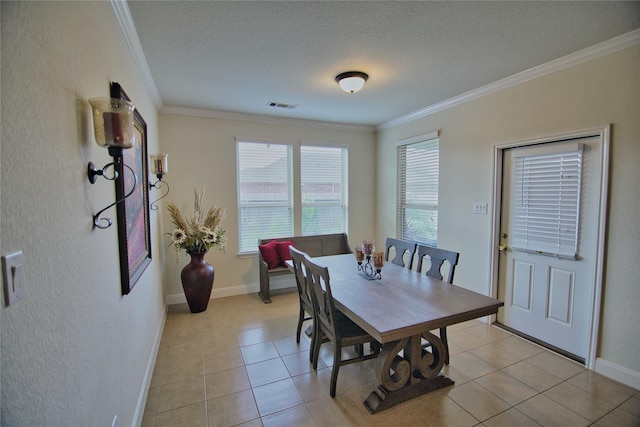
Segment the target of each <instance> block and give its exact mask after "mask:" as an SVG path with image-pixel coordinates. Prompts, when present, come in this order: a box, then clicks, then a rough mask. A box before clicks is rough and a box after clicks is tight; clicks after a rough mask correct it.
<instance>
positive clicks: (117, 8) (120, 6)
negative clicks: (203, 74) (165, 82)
mask: <svg viewBox="0 0 640 427" xmlns="http://www.w3.org/2000/svg"><path fill="white" fill-rule="evenodd" d="M109 3H111V8H112V9H113V13H114V14H115V15H116V20H117V21H118V25H120V30H121V31H122V34H123V35H124V38H125V40H126V42H127V46H129V50H130V51H131V56H132V57H133V61H134V62H135V64H136V67H137V68H138V72H139V73H140V77H142V81H143V82H144V85H145V87H146V88H147V92H148V93H149V96H150V97H151V101H152V102H153V104H154V105H155V106H156V108H157V109H160V108H162V98H160V92H158V88H157V87H156V83H155V82H154V81H153V77H152V76H151V70H150V69H149V64H148V63H147V58H146V56H144V51H143V50H142V45H141V44H140V39H139V38H138V32H137V31H136V26H135V24H134V23H133V19H132V18H131V13H130V12H129V6H128V5H127V2H126V0H109Z"/></svg>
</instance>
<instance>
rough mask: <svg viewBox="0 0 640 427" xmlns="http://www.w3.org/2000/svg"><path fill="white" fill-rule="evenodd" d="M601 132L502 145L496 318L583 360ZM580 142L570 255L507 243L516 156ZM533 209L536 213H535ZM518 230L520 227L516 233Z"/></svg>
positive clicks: (590, 306) (592, 286) (592, 285)
mask: <svg viewBox="0 0 640 427" xmlns="http://www.w3.org/2000/svg"><path fill="white" fill-rule="evenodd" d="M601 142H602V140H601V137H600V136H599V135H598V136H593V137H588V138H579V139H575V140H572V141H562V142H549V143H544V144H537V145H530V146H526V147H518V148H509V149H505V150H503V159H502V160H503V167H502V171H503V177H502V205H501V209H500V212H501V218H500V239H499V240H500V255H499V270H498V298H499V299H501V300H502V301H504V303H505V305H504V308H503V309H501V310H500V311H499V313H498V317H497V320H498V322H499V323H502V324H504V325H505V326H507V327H509V328H512V329H514V330H516V331H519V332H521V333H523V334H526V335H528V336H530V337H533V338H535V339H536V340H539V341H541V342H544V343H546V344H549V345H551V346H553V347H556V348H558V349H560V350H562V351H564V352H567V353H569V354H571V355H573V356H577V358H578V359H581V360H582V361H583V362H584V361H585V359H586V358H587V356H588V353H589V345H590V338H591V330H592V321H593V316H594V315H593V312H594V300H595V298H594V297H595V295H596V292H595V291H596V283H597V280H596V273H597V271H598V266H599V265H601V264H600V263H599V262H598V260H597V259H596V256H597V254H598V253H599V251H598V232H599V231H598V230H599V218H600V203H601V197H600V196H601V194H600V185H601V179H600V177H601V176H602V170H601V169H602V166H601V161H600V159H601V158H602V145H601ZM577 143H579V144H582V147H583V152H582V167H581V169H582V171H581V181H580V187H581V188H580V189H579V199H578V212H579V216H578V219H579V220H578V224H577V251H576V254H577V255H576V256H575V258H573V257H564V256H557V255H555V254H554V253H553V252H554V251H546V250H530V249H526V250H523V248H522V246H523V245H522V242H521V241H520V244H518V245H516V246H518V248H517V249H516V248H515V247H512V244H513V243H514V242H513V240H512V237H513V236H515V234H514V233H516V232H519V231H520V230H515V229H514V228H515V227H517V225H516V222H517V221H516V215H515V209H516V207H515V206H514V200H515V199H516V198H517V197H518V196H517V195H516V192H517V190H518V188H516V187H517V185H516V184H515V182H516V178H515V176H514V173H515V163H516V159H523V158H531V157H530V156H533V157H536V156H540V155H543V154H547V153H550V152H551V153H553V152H555V153H558V152H562V151H563V150H564V151H567V150H572V149H574V147H576V146H577ZM534 215H535V213H534ZM520 234H521V233H520Z"/></svg>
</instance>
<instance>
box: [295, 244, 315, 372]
mask: <svg viewBox="0 0 640 427" xmlns="http://www.w3.org/2000/svg"><path fill="white" fill-rule="evenodd" d="M289 253H290V254H291V263H292V264H293V273H294V275H295V276H296V286H297V287H298V299H299V300H300V313H299V315H298V329H297V330H296V342H297V343H298V344H300V333H301V332H302V324H303V323H304V322H306V321H307V320H313V317H314V315H313V301H311V290H310V289H309V282H308V281H307V275H306V273H305V268H304V265H303V261H304V259H305V258H307V254H306V253H305V252H302V251H300V250H298V249H296V248H295V247H293V246H289ZM313 338H314V336H313V333H312V334H311V346H312V348H313ZM310 353H311V352H310ZM310 360H311V355H310ZM311 361H313V360H311Z"/></svg>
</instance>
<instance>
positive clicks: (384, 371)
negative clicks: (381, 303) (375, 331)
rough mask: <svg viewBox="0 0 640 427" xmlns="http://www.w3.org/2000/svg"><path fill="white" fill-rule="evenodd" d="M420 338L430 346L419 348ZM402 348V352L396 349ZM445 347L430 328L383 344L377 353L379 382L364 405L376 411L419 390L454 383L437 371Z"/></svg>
mask: <svg viewBox="0 0 640 427" xmlns="http://www.w3.org/2000/svg"><path fill="white" fill-rule="evenodd" d="M421 338H424V339H425V340H427V341H428V342H429V344H430V346H429V347H428V350H427V349H424V348H422V346H421ZM401 350H404V353H403V356H400V355H399V353H400V351H401ZM446 351H447V350H446V347H445V345H444V344H443V342H442V341H441V340H440V338H438V337H437V336H435V335H433V334H432V333H430V332H426V333H423V334H422V335H414V336H412V337H409V338H403V339H401V340H399V341H394V342H391V343H387V344H384V345H383V346H382V351H381V352H380V354H379V355H378V358H377V359H376V361H377V366H376V375H377V377H378V381H379V382H380V385H379V386H378V388H377V389H375V390H374V391H372V392H371V394H370V395H369V397H367V400H365V401H364V406H365V407H366V408H367V410H368V411H369V412H370V413H372V414H375V413H376V412H380V411H384V410H385V409H388V408H390V407H392V406H394V405H396V404H398V403H401V402H404V401H406V400H409V399H412V398H414V397H416V396H419V395H421V394H425V393H428V392H430V391H433V390H438V389H440V388H443V387H448V386H450V385H453V381H452V380H451V379H449V378H447V377H445V376H444V375H442V374H440V371H441V370H442V368H443V366H444V361H445V359H446V356H447V355H446Z"/></svg>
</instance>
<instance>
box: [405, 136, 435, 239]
mask: <svg viewBox="0 0 640 427" xmlns="http://www.w3.org/2000/svg"><path fill="white" fill-rule="evenodd" d="M439 144H440V143H439V140H438V139H437V138H435V139H429V140H422V141H418V142H412V143H409V144H400V145H398V148H397V151H398V152H397V155H398V167H397V170H398V177H397V184H398V189H397V196H398V200H397V209H396V236H397V238H399V239H403V240H410V241H415V242H419V243H423V244H428V245H432V246H436V245H437V242H438V177H439V172H440V166H439V162H440V149H439Z"/></svg>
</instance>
